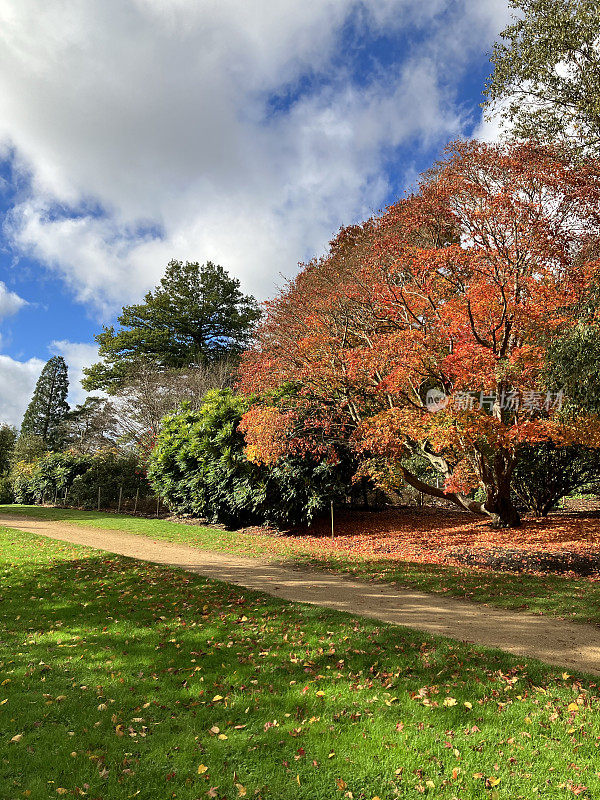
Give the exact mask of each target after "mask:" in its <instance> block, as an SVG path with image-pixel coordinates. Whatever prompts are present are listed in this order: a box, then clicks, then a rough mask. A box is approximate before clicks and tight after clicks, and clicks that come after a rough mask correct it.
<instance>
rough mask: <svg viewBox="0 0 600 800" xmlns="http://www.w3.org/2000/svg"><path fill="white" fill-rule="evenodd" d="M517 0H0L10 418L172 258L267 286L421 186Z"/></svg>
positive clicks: (82, 358) (463, 113) (75, 394)
mask: <svg viewBox="0 0 600 800" xmlns="http://www.w3.org/2000/svg"><path fill="white" fill-rule="evenodd" d="M508 19H509V11H508V9H507V2H506V0H362V1H361V0H302V1H301V2H300V0H277V2H274V0H81V2H76V1H75V0H46V2H41V0H0V211H1V227H0V421H2V420H5V421H8V422H11V423H14V424H17V425H18V424H19V423H20V419H21V416H22V413H23V411H24V408H25V405H26V404H27V401H28V399H29V397H30V394H31V391H32V389H33V386H34V384H35V380H36V379H37V377H38V375H39V372H40V370H41V367H42V365H43V363H44V362H45V361H46V360H47V359H48V358H49V357H50V356H51V355H54V354H61V355H64V356H65V358H66V359H67V361H68V363H69V365H70V370H71V383H72V393H71V400H72V401H73V402H75V401H79V400H81V397H82V392H81V389H80V387H79V384H78V376H79V375H80V373H81V369H82V367H83V366H84V365H85V364H87V363H90V362H91V361H92V360H93V358H94V354H95V347H94V341H93V336H94V334H95V333H96V332H98V330H99V329H100V326H101V325H102V324H103V323H110V322H111V321H113V320H114V318H115V315H116V314H117V313H118V311H119V310H120V308H121V306H122V305H123V304H124V303H129V302H132V301H137V300H139V299H140V298H141V296H142V295H143V294H144V293H145V292H146V291H148V289H150V288H152V287H153V286H154V285H155V284H156V283H157V281H158V280H159V279H160V277H161V275H162V272H163V270H164V267H165V265H166V263H167V262H168V261H169V260H170V259H171V258H180V259H188V260H193V261H205V260H207V259H211V260H213V261H217V262H219V263H221V264H223V266H225V267H227V268H228V269H229V270H230V272H231V273H232V274H234V275H236V276H237V277H239V278H240V279H241V281H242V283H243V285H244V288H245V289H246V290H247V291H250V292H253V293H254V294H256V295H257V296H258V297H259V298H260V299H265V298H266V297H268V296H270V295H272V294H273V292H274V291H275V289H276V286H277V285H278V284H280V283H281V280H282V276H290V275H292V274H294V272H295V270H296V269H297V264H298V262H299V261H303V260H305V259H308V258H310V257H312V256H313V255H315V254H316V253H319V252H322V250H323V249H324V247H325V246H326V244H327V242H328V241H329V239H330V238H331V236H332V234H333V233H334V232H335V231H336V229H337V228H338V227H339V226H340V225H342V224H348V223H351V222H353V221H356V220H358V219H361V218H364V217H365V216H368V215H370V214H371V213H372V212H373V211H376V210H377V209H379V208H381V207H382V206H384V205H385V204H386V203H388V202H390V201H392V200H394V199H395V198H397V197H398V196H400V195H401V194H402V192H403V191H404V190H405V189H406V188H407V187H410V186H411V184H412V183H413V181H414V179H415V176H416V175H417V174H418V173H419V172H420V171H421V170H423V169H425V168H427V167H428V166H429V165H430V164H431V162H432V161H433V160H434V159H435V158H436V157H437V156H438V155H439V154H440V152H441V150H442V149H443V147H444V145H445V144H446V143H447V142H448V141H449V140H450V139H453V138H455V137H457V136H473V135H476V136H478V135H489V133H490V131H489V126H487V125H485V124H483V125H482V121H481V110H480V108H479V103H480V102H481V100H482V97H481V90H482V87H483V83H484V80H485V78H486V77H487V75H488V74H489V72H490V64H489V53H490V50H491V46H492V43H493V41H494V39H495V38H496V37H497V35H498V33H499V31H500V30H501V29H502V28H503V27H504V26H505V24H506V23H507V21H508Z"/></svg>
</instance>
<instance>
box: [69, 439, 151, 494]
mask: <svg viewBox="0 0 600 800" xmlns="http://www.w3.org/2000/svg"><path fill="white" fill-rule="evenodd" d="M87 459H88V465H87V469H86V470H85V472H83V473H82V474H80V475H78V476H77V478H75V480H74V481H73V485H72V486H71V489H70V491H69V505H73V506H77V507H79V508H96V506H97V504H98V489H100V502H101V505H102V506H103V507H106V506H115V505H116V504H117V502H118V499H119V494H120V493H122V497H123V499H131V498H134V497H135V496H136V494H138V497H139V499H144V498H145V497H147V496H148V495H149V494H150V493H151V490H150V486H149V484H148V481H147V480H146V476H145V474H144V470H143V469H142V467H141V465H140V461H139V458H138V457H137V455H136V454H135V453H120V452H118V451H114V450H99V451H98V452H97V453H94V454H93V455H92V456H87Z"/></svg>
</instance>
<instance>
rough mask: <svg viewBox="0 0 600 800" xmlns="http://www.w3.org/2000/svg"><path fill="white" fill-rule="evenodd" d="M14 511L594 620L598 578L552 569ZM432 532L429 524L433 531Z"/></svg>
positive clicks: (77, 514) (81, 514)
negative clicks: (439, 560) (435, 560)
mask: <svg viewBox="0 0 600 800" xmlns="http://www.w3.org/2000/svg"><path fill="white" fill-rule="evenodd" d="M3 511H4V512H6V513H11V512H13V513H19V514H26V515H28V516H31V517H34V518H38V519H48V520H55V521H64V522H70V523H74V524H79V525H85V526H90V527H97V528H105V529H107V530H118V531H124V532H127V533H133V534H139V535H143V536H148V537H149V538H151V539H154V540H159V541H160V540H162V541H169V542H178V543H180V544H187V545H190V546H193V547H199V548H204V549H210V550H219V551H222V552H229V553H234V554H236V555H243V556H249V557H266V558H271V559H276V560H286V561H290V560H291V561H295V562H298V563H303V564H307V565H310V566H313V567H317V568H320V569H328V570H332V571H336V572H344V573H351V574H353V575H356V576H357V577H361V578H364V579H365V580H367V579H376V580H384V581H389V582H393V583H397V584H399V585H400V586H405V587H408V588H416V589H421V590H423V591H426V592H434V593H439V594H445V595H449V596H454V597H461V598H466V599H469V600H473V601H475V602H479V603H489V604H490V605H494V606H498V607H501V608H508V609H515V610H529V611H533V612H535V613H543V614H550V615H553V616H558V617H564V618H566V619H569V620H572V621H576V622H592V623H595V624H600V581H598V580H594V579H589V578H571V577H564V576H558V575H532V574H523V573H522V574H512V573H507V572H498V571H493V570H489V569H488V570H483V569H476V568H473V567H464V568H462V567H456V566H451V565H432V564H420V563H415V562H409V561H396V560H393V559H389V558H382V559H372V558H368V557H360V555H356V556H354V557H352V558H349V557H348V556H347V555H346V554H344V553H343V552H340V553H327V551H326V550H324V549H319V550H315V548H314V547H311V546H310V545H309V544H305V545H303V543H302V541H301V540H299V539H297V538H296V539H294V540H287V539H286V538H285V537H278V536H273V535H269V534H268V533H266V532H265V533H264V534H260V533H244V532H240V531H228V530H225V529H221V528H218V527H210V526H206V527H204V526H198V525H186V524H183V523H179V522H172V521H169V520H161V519H143V518H137V517H131V516H127V515H118V514H110V513H105V512H100V513H98V512H95V511H78V510H76V509H62V508H41V507H39V506H20V505H13V506H0V513H2V512H3ZM432 535H435V531H432Z"/></svg>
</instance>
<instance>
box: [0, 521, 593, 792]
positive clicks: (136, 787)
mask: <svg viewBox="0 0 600 800" xmlns="http://www.w3.org/2000/svg"><path fill="white" fill-rule="evenodd" d="M0 580H1V583H0V587H1V588H0V595H1V598H0V646H1V648H2V649H1V663H0V673H1V674H0V748H1V751H2V752H1V754H0V787H1V788H0V795H1V797H2V798H3V800H4V799H6V800H17V799H18V798H24V797H29V798H32V799H33V800H47V798H53V797H59V796H65V797H87V798H89V799H90V800H125V798H139V800H163V798H165V800H166V798H179V799H180V800H184V799H185V800H200V798H207V797H216V798H228V799H229V800H233V799H234V798H238V797H247V798H259V799H260V798H262V799H264V800H267V799H268V798H273V800H285V798H294V799H295V800H299V799H300V798H306V800H318V799H319V798H340V799H341V798H354V799H355V800H372V799H373V798H375V797H378V798H380V800H392V798H396V797H407V798H411V797H418V796H420V795H423V796H425V797H432V798H433V797H435V798H448V799H449V800H451V798H460V800H468V798H490V800H495V799H496V798H507V799H508V798H510V800H515V799H517V798H537V797H548V798H563V797H564V798H568V797H573V796H574V794H579V796H583V797H590V798H592V797H598V796H600V794H599V793H600V772H599V770H600V762H599V760H598V752H599V751H598V744H599V742H600V713H599V711H600V699H599V697H598V693H599V692H598V686H597V683H596V681H597V679H595V680H594V682H592V680H591V679H585V678H584V677H579V678H576V677H573V676H567V675H565V674H561V671H560V670H555V669H553V668H551V667H547V666H545V665H542V664H540V663H536V662H529V663H528V664H523V663H522V662H520V661H518V660H517V659H516V658H514V657H512V656H509V655H506V654H503V653H499V652H495V651H484V650H481V649H476V648H472V647H468V646H463V645H460V644H458V643H456V642H452V641H450V640H447V639H441V638H432V637H430V636H426V635H424V634H422V633H415V632H411V631H409V630H407V629H402V628H394V627H391V626H387V625H377V624H376V623H374V622H372V621H367V620H362V619H357V618H353V617H351V616H348V615H344V614H340V613H336V612H327V611H323V610H318V609H316V608H313V607H308V606H302V605H297V604H291V603H284V602H281V601H279V600H276V599H274V598H271V597H268V596H265V595H261V594H257V593H254V592H249V591H242V590H240V589H239V588H234V587H231V586H229V585H226V584H222V583H216V582H209V581H206V580H203V579H201V578H199V577H197V576H193V575H190V574H188V573H185V572H183V571H179V570H173V569H168V568H162V567H157V566H153V565H150V564H146V563H143V562H137V561H135V560H131V559H126V558H122V557H117V556H110V555H107V554H104V553H100V552H98V551H94V550H91V549H88V548H81V547H76V546H73V545H69V544H64V543H60V542H55V541H52V540H49V539H44V538H43V537H36V536H33V535H29V534H23V533H21V532H17V531H14V530H13V531H11V530H10V529H5V528H3V529H0Z"/></svg>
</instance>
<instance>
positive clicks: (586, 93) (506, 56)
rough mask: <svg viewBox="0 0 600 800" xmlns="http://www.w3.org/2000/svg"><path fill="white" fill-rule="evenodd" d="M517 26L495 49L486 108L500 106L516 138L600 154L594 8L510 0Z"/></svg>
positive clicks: (597, 10)
mask: <svg viewBox="0 0 600 800" xmlns="http://www.w3.org/2000/svg"><path fill="white" fill-rule="evenodd" d="M510 5H511V6H512V8H514V9H515V11H516V14H515V20H514V22H513V24H511V25H509V26H508V27H507V28H506V29H505V30H504V31H503V32H502V34H501V37H502V39H501V41H499V42H498V43H497V44H496V45H495V47H494V53H493V57H492V61H493V62H494V65H495V69H494V72H493V74H492V76H491V77H490V79H489V81H488V84H487V87H486V94H487V97H488V107H491V108H492V109H493V108H494V105H495V104H496V103H497V102H498V101H501V103H502V104H503V111H502V114H503V116H504V118H505V119H506V120H508V121H510V122H511V124H512V126H513V133H514V135H515V136H517V137H522V138H535V139H544V140H546V141H549V142H556V141H566V142H568V143H569V144H571V145H573V146H575V147H576V148H579V149H582V150H584V151H591V152H595V153H600V48H599V45H598V43H599V41H600V4H598V0H569V2H565V0H510Z"/></svg>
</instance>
